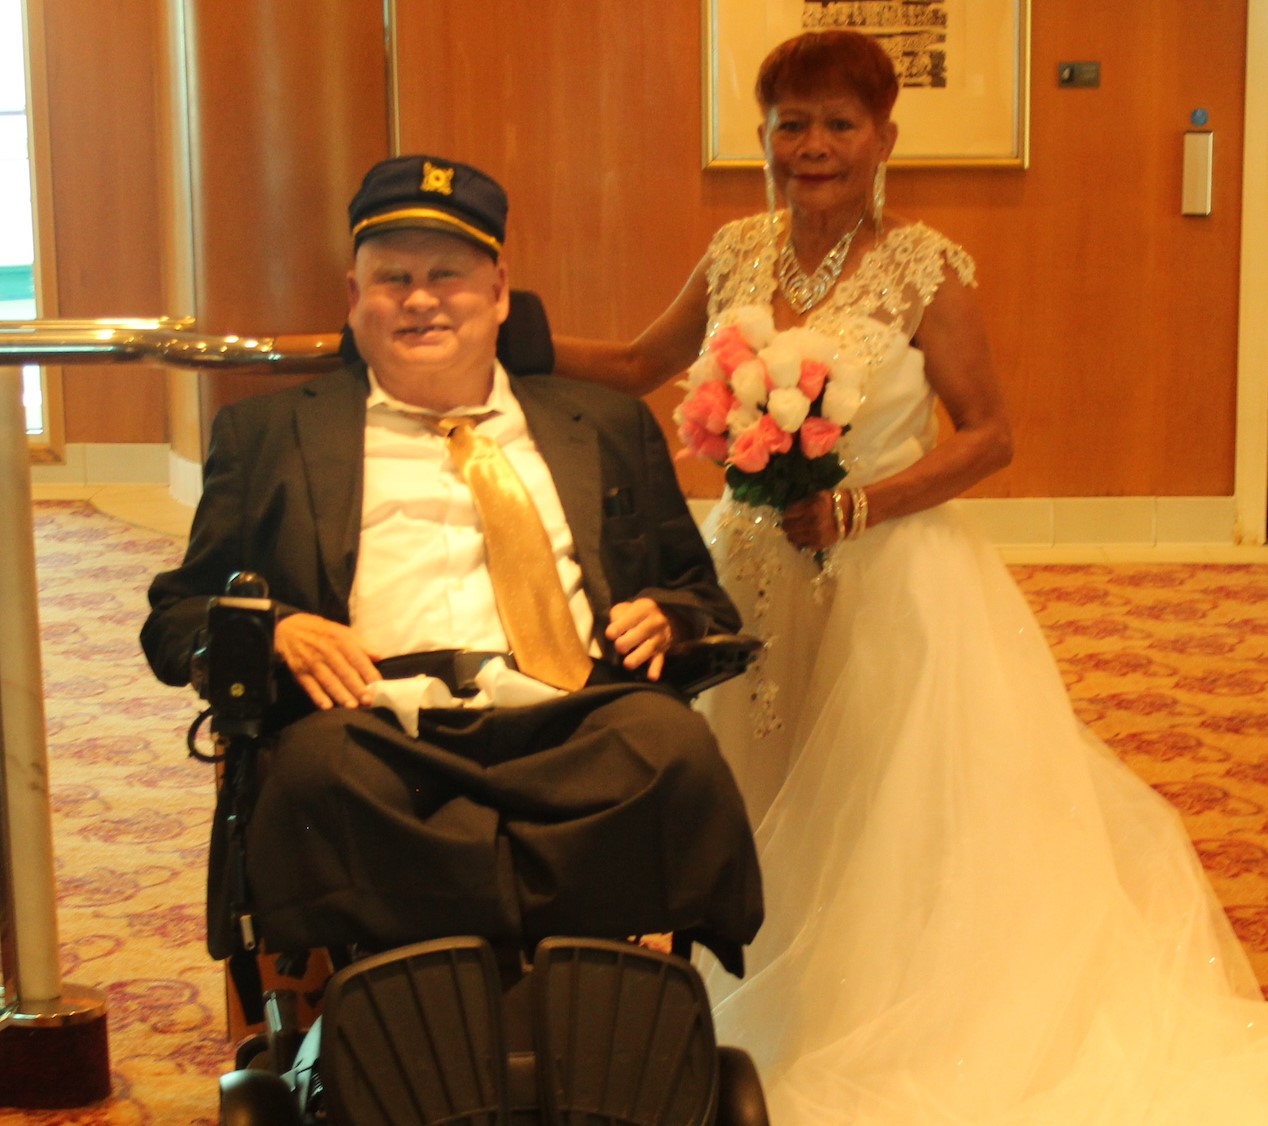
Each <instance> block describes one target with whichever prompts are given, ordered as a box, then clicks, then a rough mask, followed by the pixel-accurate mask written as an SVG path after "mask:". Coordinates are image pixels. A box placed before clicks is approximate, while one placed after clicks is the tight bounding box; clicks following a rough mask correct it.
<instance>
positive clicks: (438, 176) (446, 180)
mask: <svg viewBox="0 0 1268 1126" xmlns="http://www.w3.org/2000/svg"><path fill="white" fill-rule="evenodd" d="M423 191H425V192H436V193H437V194H438V195H453V169H452V168H437V167H436V166H435V165H434V164H432V162H431V161H430V160H427V161H424V162H423Z"/></svg>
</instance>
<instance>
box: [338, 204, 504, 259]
mask: <svg viewBox="0 0 1268 1126" xmlns="http://www.w3.org/2000/svg"><path fill="white" fill-rule="evenodd" d="M401 219H428V220H430V221H431V222H433V223H436V224H438V225H440V226H444V227H452V228H453V229H454V230H455V231H459V232H461V233H462V234H463V235H465V236H466V237H467V238H470V239H475V240H476V242H479V243H482V244H483V245H485V246H487V247H488V248H489V249H490V250H492V251H493V253H494V254H498V255H500V254H501V253H502V244H501V243H500V242H498V240H497V239H495V238H494V237H493V236H492V235H490V234H486V233H485V232H484V231H482V230H480V228H479V227H473V226H472V225H471V224H470V223H464V222H463V221H462V220H461V219H457V218H455V217H454V216H452V215H450V214H449V212H447V211H436V210H434V209H433V208H430V207H402V208H401V209H400V210H399V211H385V212H383V214H382V215H371V216H370V217H369V218H368V219H362V220H361V222H360V223H358V224H357V225H356V226H355V227H353V228H352V237H353V239H356V238H357V237H358V236H359V235H360V234H361V233H362V232H364V231H368V230H370V229H371V228H372V227H381V226H383V225H384V224H386V223H396V222H399V221H400V220H401Z"/></svg>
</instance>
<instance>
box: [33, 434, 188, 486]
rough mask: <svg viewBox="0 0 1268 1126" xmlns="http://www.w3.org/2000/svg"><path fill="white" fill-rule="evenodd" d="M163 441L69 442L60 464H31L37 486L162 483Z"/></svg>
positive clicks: (165, 476)
mask: <svg viewBox="0 0 1268 1126" xmlns="http://www.w3.org/2000/svg"><path fill="white" fill-rule="evenodd" d="M167 458H168V446H167V444H166V443H165V442H72V443H70V444H69V445H67V447H66V451H65V460H64V461H63V462H62V464H61V465H32V466H31V481H32V483H33V484H37V485H165V484H167V482H168V465H167Z"/></svg>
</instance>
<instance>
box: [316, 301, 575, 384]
mask: <svg viewBox="0 0 1268 1126" xmlns="http://www.w3.org/2000/svg"><path fill="white" fill-rule="evenodd" d="M339 355H340V357H341V358H342V359H343V360H344V361H345V362H346V363H351V362H353V361H355V360H359V359H360V358H361V357H360V355H359V354H358V352H357V342H356V341H355V340H354V339H353V338H352V330H351V329H350V328H349V327H348V326H347V325H346V324H345V325H344V326H343V330H342V331H341V333H340V335H339ZM498 359H499V360H501V361H502V366H503V367H504V368H506V370H507V371H509V372H510V373H511V374H512V375H545V374H548V373H549V372H552V371H554V370H555V348H554V345H553V344H552V343H551V340H550V321H549V320H548V319H547V317H546V307H545V306H544V305H543V304H542V299H541V298H540V297H538V296H537V294H536V293H534V292H533V291H532V290H531V289H512V290H511V308H510V312H509V313H507V316H506V320H505V321H504V322H503V323H502V327H501V328H500V329H499V330H498Z"/></svg>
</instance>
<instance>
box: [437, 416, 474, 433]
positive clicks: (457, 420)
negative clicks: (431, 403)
mask: <svg viewBox="0 0 1268 1126" xmlns="http://www.w3.org/2000/svg"><path fill="white" fill-rule="evenodd" d="M475 422H476V420H475V419H474V418H472V417H471V415H469V414H460V415H455V416H454V417H452V418H442V419H440V420H439V421H438V422H437V423H436V429H437V430H439V431H440V432H441V433H442V434H443V435H444V436H445V437H446V438H452V437H453V435H454V433H455V431H458V430H471V429H474V427H475Z"/></svg>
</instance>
